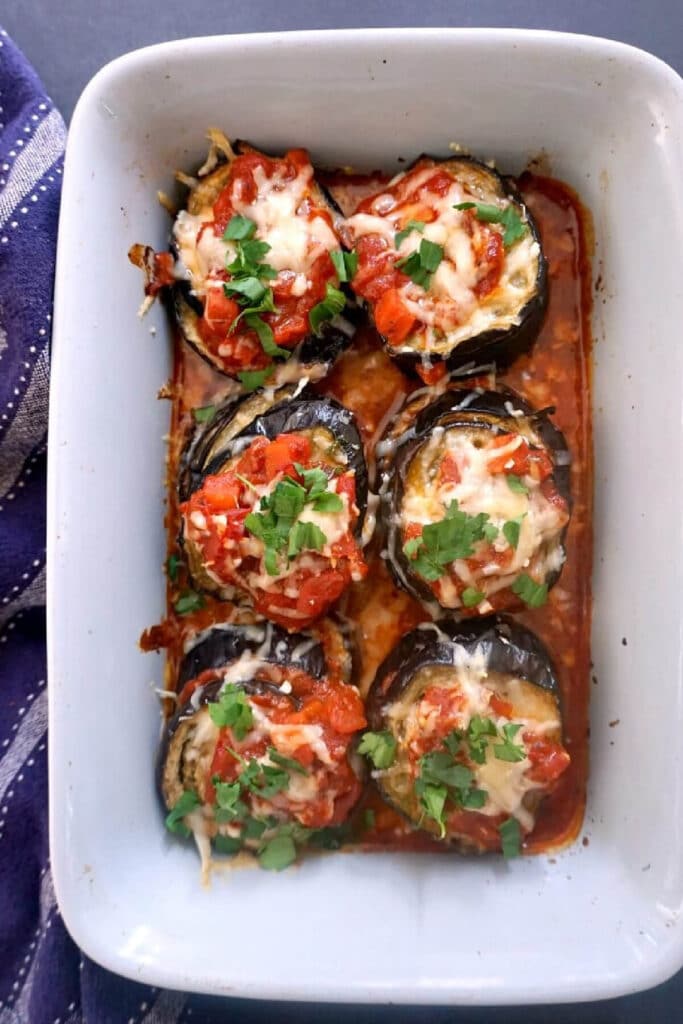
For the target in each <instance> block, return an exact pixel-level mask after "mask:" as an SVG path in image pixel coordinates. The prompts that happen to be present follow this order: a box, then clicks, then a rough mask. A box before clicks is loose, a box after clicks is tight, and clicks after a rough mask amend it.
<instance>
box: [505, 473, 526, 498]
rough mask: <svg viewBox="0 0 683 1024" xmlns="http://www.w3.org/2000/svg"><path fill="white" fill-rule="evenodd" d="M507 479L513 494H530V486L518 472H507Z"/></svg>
mask: <svg viewBox="0 0 683 1024" xmlns="http://www.w3.org/2000/svg"><path fill="white" fill-rule="evenodd" d="M505 479H506V480H507V482H508V487H509V488H510V490H511V491H512V493H513V494H528V493H529V488H528V487H527V486H526V484H525V483H524V482H523V480H522V479H521V478H520V477H518V476H517V474H516V473H507V474H506V476H505Z"/></svg>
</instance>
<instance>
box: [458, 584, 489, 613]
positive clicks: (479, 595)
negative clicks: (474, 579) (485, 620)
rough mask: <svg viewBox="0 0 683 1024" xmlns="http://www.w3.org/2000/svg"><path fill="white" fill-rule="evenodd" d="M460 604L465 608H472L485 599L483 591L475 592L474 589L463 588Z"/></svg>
mask: <svg viewBox="0 0 683 1024" xmlns="http://www.w3.org/2000/svg"><path fill="white" fill-rule="evenodd" d="M461 597H462V603H463V605H464V607H465V608H474V607H476V605H478V604H481V602H482V601H483V600H484V598H485V597H486V594H485V593H484V591H483V590H475V588H474V587H465V589H464V590H463V592H462V595H461Z"/></svg>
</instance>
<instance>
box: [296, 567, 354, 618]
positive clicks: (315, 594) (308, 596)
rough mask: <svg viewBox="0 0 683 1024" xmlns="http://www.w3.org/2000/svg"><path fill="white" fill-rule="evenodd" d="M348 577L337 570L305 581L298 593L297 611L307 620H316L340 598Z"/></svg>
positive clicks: (330, 570)
mask: <svg viewBox="0 0 683 1024" xmlns="http://www.w3.org/2000/svg"><path fill="white" fill-rule="evenodd" d="M347 583H348V577H347V575H345V574H344V573H342V572H340V571H339V570H338V569H328V570H327V571H325V572H321V573H320V574H319V575H317V576H313V577H311V579H308V580H306V582H305V583H304V584H303V585H302V587H301V590H300V591H299V597H298V599H297V602H296V608H297V611H298V612H300V613H301V614H302V615H305V616H306V617H307V618H308V619H310V620H312V619H317V618H318V617H319V616H320V615H322V614H323V612H324V611H326V610H327V608H329V607H330V605H331V604H334V602H335V601H336V600H337V598H338V597H341V595H342V593H343V591H344V590H345V589H346V585H347Z"/></svg>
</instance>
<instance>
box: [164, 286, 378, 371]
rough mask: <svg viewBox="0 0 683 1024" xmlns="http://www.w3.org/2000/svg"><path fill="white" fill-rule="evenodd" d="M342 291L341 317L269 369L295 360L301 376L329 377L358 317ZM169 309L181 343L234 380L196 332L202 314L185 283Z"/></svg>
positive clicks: (174, 293)
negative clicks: (183, 342) (319, 375)
mask: <svg viewBox="0 0 683 1024" xmlns="http://www.w3.org/2000/svg"><path fill="white" fill-rule="evenodd" d="M342 288H343V290H344V293H345V295H346V297H347V300H348V302H347V305H346V306H345V307H344V311H343V313H341V314H339V316H338V317H335V319H334V321H325V322H324V323H323V324H322V325H321V328H320V334H319V335H317V334H307V335H306V337H305V338H303V339H302V340H301V341H300V342H299V344H298V345H297V346H296V347H295V348H293V349H292V350H291V352H292V354H291V356H290V357H289V359H279V360H277V361H276V362H274V363H273V364H272V365H273V366H275V367H278V366H285V365H287V363H288V362H289V361H290V360H296V361H297V362H298V363H299V364H300V366H301V375H302V376H306V373H307V372H309V373H316V374H318V373H322V375H326V374H327V373H329V371H330V370H331V368H332V366H333V365H334V363H335V362H336V361H337V359H338V358H339V356H340V355H341V354H342V352H345V351H346V349H347V348H348V347H349V345H350V344H351V342H352V341H353V338H354V335H355V333H356V331H357V329H358V325H359V322H360V319H361V315H362V314H361V311H360V310H359V308H358V306H357V305H356V303H355V299H354V298H353V297H352V296H350V295H349V293H348V290H347V289H346V286H342ZM171 307H172V313H173V316H174V319H175V322H176V325H177V327H178V329H179V331H180V333H181V334H182V336H183V340H184V341H185V342H186V343H187V344H188V345H189V346H190V348H191V349H194V351H195V352H196V353H197V355H198V356H200V357H201V358H202V359H203V360H204V362H206V363H208V364H209V366H211V367H213V369H214V370H216V371H217V372H218V373H220V374H222V376H224V377H230V378H231V379H233V380H234V379H235V378H236V376H237V373H238V372H240V371H238V370H235V371H234V372H233V373H229V372H228V371H227V370H225V369H224V368H223V367H222V365H221V360H220V358H219V357H216V356H214V355H213V353H211V352H210V351H209V350H208V349H207V347H206V345H205V344H204V341H203V339H202V336H201V334H200V333H199V330H198V328H197V322H198V320H199V319H200V318H201V316H202V313H203V306H202V303H201V302H200V300H199V299H198V298H197V297H196V296H195V295H194V294H193V292H192V289H191V287H190V283H189V281H181V282H179V283H178V284H177V285H175V286H174V287H173V289H172V297H171Z"/></svg>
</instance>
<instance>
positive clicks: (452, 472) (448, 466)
mask: <svg viewBox="0 0 683 1024" xmlns="http://www.w3.org/2000/svg"><path fill="white" fill-rule="evenodd" d="M461 480H462V475H461V473H460V466H459V465H458V461H457V459H456V458H455V456H454V455H453V454H452V453H451V452H446V454H445V455H444V457H443V459H442V460H441V465H440V466H439V483H440V484H459V483H460V481H461Z"/></svg>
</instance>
